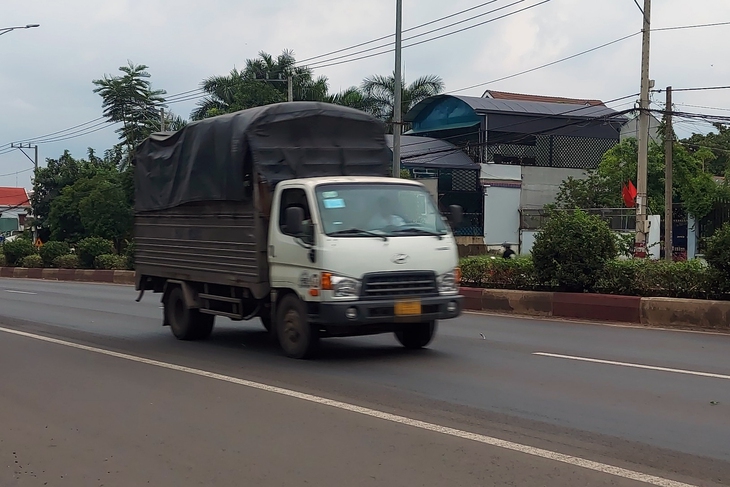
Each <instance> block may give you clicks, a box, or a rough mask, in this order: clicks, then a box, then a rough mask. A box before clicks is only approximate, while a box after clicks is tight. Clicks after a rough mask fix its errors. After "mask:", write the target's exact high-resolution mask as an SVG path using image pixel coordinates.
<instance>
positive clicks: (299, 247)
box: [269, 187, 316, 299]
mask: <svg viewBox="0 0 730 487" xmlns="http://www.w3.org/2000/svg"><path fill="white" fill-rule="evenodd" d="M276 203H277V204H275V205H274V208H275V211H276V214H275V215H272V219H271V225H270V234H269V264H270V270H271V284H272V286H273V287H280V288H289V289H294V290H296V291H297V292H299V294H300V295H301V296H302V297H303V298H305V299H311V298H310V297H309V296H308V295H307V292H308V291H309V288H310V283H311V281H310V279H311V276H314V275H316V272H314V264H312V262H310V260H309V247H310V246H311V245H313V244H314V237H313V226H312V212H311V208H312V206H311V205H310V202H309V199H308V196H307V192H306V191H305V190H304V189H303V188H296V187H295V188H286V189H284V190H282V191H281V193H280V196H279V198H278V201H277V202H276ZM292 206H298V207H300V208H302V209H303V210H304V229H305V231H306V233H307V236H306V237H304V238H300V237H295V236H294V235H292V234H291V233H290V232H288V231H287V228H286V209H287V208H290V207H292Z"/></svg>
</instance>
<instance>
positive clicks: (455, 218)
mask: <svg viewBox="0 0 730 487" xmlns="http://www.w3.org/2000/svg"><path fill="white" fill-rule="evenodd" d="M462 220H464V210H463V209H462V208H461V206H459V205H451V206H449V223H451V226H452V227H455V226H457V225H459V224H460V223H461V222H462Z"/></svg>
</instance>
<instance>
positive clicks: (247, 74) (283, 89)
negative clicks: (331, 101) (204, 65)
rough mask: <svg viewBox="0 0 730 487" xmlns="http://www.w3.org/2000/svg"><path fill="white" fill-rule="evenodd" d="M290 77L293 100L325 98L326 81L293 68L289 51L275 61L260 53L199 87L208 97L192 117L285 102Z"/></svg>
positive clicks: (294, 61)
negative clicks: (226, 73)
mask: <svg viewBox="0 0 730 487" xmlns="http://www.w3.org/2000/svg"><path fill="white" fill-rule="evenodd" d="M289 76H291V77H292V80H293V81H292V83H293V94H294V99H295V100H308V101H324V100H326V99H327V97H328V85H327V78H326V77H324V76H320V77H318V78H314V76H313V72H312V70H311V69H310V68H307V67H303V66H296V60H295V58H294V53H293V52H292V51H283V52H282V53H281V54H280V55H279V56H278V57H276V58H274V57H273V56H271V55H270V54H268V53H265V52H260V53H259V55H258V57H257V58H255V59H247V60H246V64H245V68H244V69H243V70H237V69H233V70H232V71H231V72H230V74H228V75H226V76H213V77H211V78H208V79H206V80H204V81H203V83H202V84H201V87H202V88H203V90H204V91H205V92H206V93H207V96H206V97H205V98H204V99H203V100H202V101H200V102H199V103H198V106H197V108H196V109H195V110H194V111H193V113H192V115H191V117H192V118H193V119H195V120H200V119H202V118H207V117H211V116H215V115H220V114H223V113H230V112H235V111H238V110H244V109H246V108H252V107H256V106H262V105H269V104H272V103H279V102H285V101H286V100H287V90H288V87H287V78H288V77H289Z"/></svg>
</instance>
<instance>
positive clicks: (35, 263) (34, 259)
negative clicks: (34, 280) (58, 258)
mask: <svg viewBox="0 0 730 487" xmlns="http://www.w3.org/2000/svg"><path fill="white" fill-rule="evenodd" d="M20 266H21V267H27V268H28V269H37V268H39V267H43V259H41V256H40V255H38V254H32V255H28V256H25V257H23V258H22V259H21V260H20Z"/></svg>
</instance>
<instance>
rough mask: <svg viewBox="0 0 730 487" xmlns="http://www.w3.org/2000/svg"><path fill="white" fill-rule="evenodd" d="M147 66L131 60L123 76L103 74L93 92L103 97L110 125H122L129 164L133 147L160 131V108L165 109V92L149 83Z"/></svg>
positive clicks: (120, 136)
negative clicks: (154, 88)
mask: <svg viewBox="0 0 730 487" xmlns="http://www.w3.org/2000/svg"><path fill="white" fill-rule="evenodd" d="M147 69H148V66H146V65H144V64H139V65H135V64H134V63H132V62H131V61H129V64H128V65H127V66H121V67H120V68H119V71H121V72H122V74H121V75H120V76H110V75H106V74H105V75H104V77H103V78H102V79H97V80H93V81H92V83H93V84H94V85H95V86H96V88H95V89H94V93H97V94H99V95H100V96H101V98H102V100H103V101H102V107H103V109H104V117H106V119H107V120H108V121H109V122H112V123H121V124H122V126H121V128H119V129H117V131H116V132H117V134H119V139H120V140H121V143H122V144H123V145H124V146H125V148H126V152H127V162H128V161H129V160H131V157H132V155H133V153H134V148H135V147H136V146H137V145H138V144H139V143H140V142H142V141H143V140H144V139H145V138H146V137H148V136H149V135H150V134H151V133H152V132H154V131H158V130H159V129H160V113H159V112H160V108H163V107H165V98H164V97H163V95H164V94H165V93H166V92H165V90H153V89H152V83H151V82H150V81H149V78H150V74H149V73H148V72H147Z"/></svg>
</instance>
